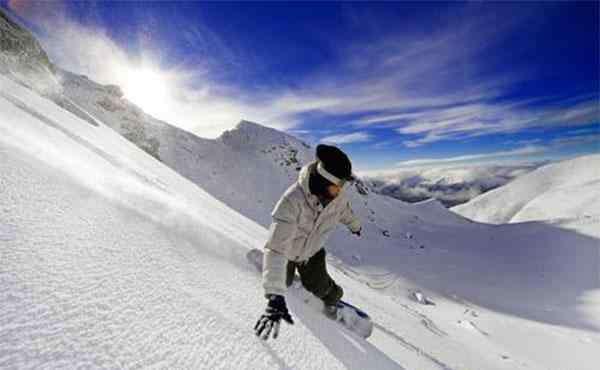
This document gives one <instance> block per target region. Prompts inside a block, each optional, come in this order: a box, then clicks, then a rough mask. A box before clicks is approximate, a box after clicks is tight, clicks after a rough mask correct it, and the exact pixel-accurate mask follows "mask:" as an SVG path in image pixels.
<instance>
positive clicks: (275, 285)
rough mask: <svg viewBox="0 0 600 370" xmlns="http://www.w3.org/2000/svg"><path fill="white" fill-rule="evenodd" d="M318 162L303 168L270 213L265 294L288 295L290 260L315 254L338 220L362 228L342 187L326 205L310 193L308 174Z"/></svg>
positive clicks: (351, 228)
mask: <svg viewBox="0 0 600 370" xmlns="http://www.w3.org/2000/svg"><path fill="white" fill-rule="evenodd" d="M316 165H317V161H314V162H311V163H309V164H307V165H305V166H304V167H302V169H301V170H300V173H299V174H298V181H297V182H295V183H294V184H292V185H291V186H290V187H289V188H288V189H287V190H286V191H285V192H284V193H283V195H282V196H281V198H280V199H279V201H278V202H277V204H276V205H275V208H274V209H273V212H271V216H273V222H272V223H271V226H270V227H269V238H268V240H267V242H266V244H265V253H264V259H263V287H264V289H265V294H280V295H283V294H285V291H286V290H287V287H286V284H285V279H286V269H287V262H288V261H294V262H302V261H306V260H308V259H309V258H310V257H312V256H313V255H314V254H315V253H317V252H318V251H319V250H320V249H321V248H323V246H324V244H325V242H326V241H327V238H328V237H329V235H330V234H331V233H332V232H333V231H334V230H335V227H336V225H337V223H338V222H341V223H343V224H345V225H346V226H347V227H348V228H349V229H350V230H351V231H353V232H357V231H359V230H360V228H361V224H360V221H359V220H358V218H357V217H356V216H355V215H354V213H353V212H352V208H351V207H350V202H349V201H348V200H347V199H346V197H345V194H344V190H343V189H342V191H340V193H339V194H338V196H337V197H336V198H335V199H333V200H332V201H331V202H329V204H327V206H326V207H323V206H322V205H321V203H320V201H319V199H318V198H317V196H316V195H314V194H312V193H311V192H310V189H309V186H308V180H309V174H310V173H311V171H312V170H313V169H314V167H315V166H316Z"/></svg>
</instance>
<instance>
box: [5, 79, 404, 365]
mask: <svg viewBox="0 0 600 370" xmlns="http://www.w3.org/2000/svg"><path fill="white" fill-rule="evenodd" d="M0 86H1V88H2V90H1V91H2V95H1V97H0V158H1V161H0V167H1V172H0V173H2V177H1V178H0V179H1V182H0V188H1V189H2V191H1V192H0V209H1V212H2V223H0V227H1V228H0V240H1V241H2V243H1V244H0V246H1V248H0V253H1V254H0V256H1V258H0V276H1V279H2V284H1V285H0V286H1V288H0V295H1V299H2V302H3V304H2V306H1V308H0V322H1V323H2V325H0V338H2V340H1V341H0V367H2V368H33V367H45V368H57V367H69V368H70V367H93V368H135V367H162V368H211V369H214V368H223V369H230V368H248V369H257V368H274V367H280V368H290V367H292V368H315V369H318V368H323V364H327V365H326V366H327V368H340V369H341V368H348V367H349V368H356V369H359V368H360V369H364V368H367V367H368V366H370V365H371V364H372V365H373V366H376V367H377V368H396V369H397V368H400V366H399V365H398V364H396V363H394V362H393V361H391V360H390V359H389V358H388V357H387V356H386V355H384V354H383V353H381V352H380V351H379V350H377V349H376V348H374V347H373V346H372V345H370V344H369V343H367V342H363V343H360V344H357V343H355V341H356V339H354V338H352V337H351V336H349V334H342V333H340V330H341V329H339V328H338V327H337V326H336V325H335V324H333V323H331V322H328V321H327V319H325V318H322V317H321V316H320V315H315V314H313V313H311V312H305V313H304V314H302V315H301V314H298V313H296V316H297V317H298V318H299V320H297V323H296V325H295V326H294V328H293V332H288V333H286V334H284V335H283V336H282V340H280V341H277V342H273V343H268V344H265V343H262V342H261V341H260V340H258V339H256V338H255V337H254V335H253V333H252V331H251V325H252V323H253V322H254V321H255V320H256V318H257V315H258V314H259V313H260V311H261V310H262V309H263V305H264V298H262V296H261V295H260V294H257V292H259V291H260V286H259V284H260V279H259V278H258V277H257V276H256V273H254V272H253V271H252V270H251V269H249V268H248V267H247V266H246V263H245V261H244V254H245V251H246V250H247V248H248V247H259V246H260V244H261V241H262V240H264V239H265V237H266V230H265V229H264V228H261V227H259V226H258V225H257V224H255V223H254V222H252V221H251V220H249V219H247V218H245V217H243V216H241V215H239V214H238V213H236V212H234V211H232V210H231V209H230V208H228V207H226V206H225V205H224V204H223V203H221V202H219V201H217V200H215V199H214V198H213V197H211V196H210V195H208V194H207V193H206V192H204V191H202V190H201V189H199V188H198V187H197V186H195V185H194V184H192V183H190V182H189V181H187V180H185V179H183V178H182V177H181V176H179V175H177V174H176V173H175V172H173V171H172V170H170V169H169V168H167V167H166V166H164V165H162V164H160V163H159V162H157V161H156V160H155V159H154V158H152V157H151V156H148V155H146V154H145V153H144V152H142V151H140V150H139V149H138V148H136V147H135V146H133V145H132V144H130V143H129V142H127V141H126V140H125V139H123V138H122V137H120V136H119V135H117V134H116V133H115V132H114V131H112V130H111V129H110V128H108V127H105V126H102V125H101V126H98V127H94V126H90V125H89V124H87V123H86V122H84V121H81V120H79V119H78V118H76V117H75V116H72V115H71V114H69V113H67V112H65V111H62V110H60V109H58V108H57V106H56V105H54V104H53V103H51V102H50V101H48V100H46V99H44V98H41V97H38V96H36V95H35V94H33V93H32V92H31V91H28V90H26V89H24V88H23V87H21V86H19V85H17V84H15V83H13V82H12V81H10V80H8V79H6V78H4V77H0ZM295 305H301V303H299V302H291V306H292V308H293V307H294V306H295ZM304 320H307V321H309V322H315V321H318V322H319V327H320V329H319V330H318V331H315V329H314V328H312V327H308V326H305V325H304V324H303V321H304ZM292 333H293V334H294V335H292ZM338 333H339V334H338ZM328 338H333V340H335V341H336V342H337V343H340V344H341V345H340V346H337V347H333V348H331V347H329V346H328V345H327V342H328V341H327V339H328ZM353 346H360V349H361V351H357V350H356V349H355V348H353ZM309 358H319V359H320V361H322V362H315V361H307V359H309ZM367 364H368V365H367Z"/></svg>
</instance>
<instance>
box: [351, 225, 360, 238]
mask: <svg viewBox="0 0 600 370" xmlns="http://www.w3.org/2000/svg"><path fill="white" fill-rule="evenodd" d="M361 231H362V227H361V228H360V229H358V231H352V234H354V235H356V236H357V237H360V232H361Z"/></svg>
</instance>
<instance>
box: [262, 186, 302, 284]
mask: <svg viewBox="0 0 600 370" xmlns="http://www.w3.org/2000/svg"><path fill="white" fill-rule="evenodd" d="M298 213H299V210H298V207H297V206H296V205H295V204H293V202H292V201H290V200H289V199H288V198H287V197H285V196H284V197H282V198H281V199H280V200H279V202H277V204H276V205H275V208H274V209H273V212H272V213H271V215H272V216H273V222H272V223H271V226H270V227H269V238H268V240H267V243H266V244H265V251H264V252H265V253H264V257H263V288H264V289H265V295H268V294H279V295H284V294H285V291H286V290H287V287H286V284H285V280H286V273H287V262H288V260H287V257H286V256H287V255H288V251H289V249H290V248H291V247H292V241H293V240H294V237H295V235H296V230H297V228H298Z"/></svg>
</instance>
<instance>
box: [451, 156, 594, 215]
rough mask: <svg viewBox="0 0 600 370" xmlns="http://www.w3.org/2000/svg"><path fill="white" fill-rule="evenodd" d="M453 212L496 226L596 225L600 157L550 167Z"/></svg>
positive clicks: (585, 158) (459, 207) (538, 170)
mask: <svg viewBox="0 0 600 370" xmlns="http://www.w3.org/2000/svg"><path fill="white" fill-rule="evenodd" d="M452 210H453V211H454V212H456V213H459V214H461V215H463V216H465V217H468V218H471V219H473V220H476V221H479V222H489V223H496V224H501V223H508V222H524V221H544V220H548V221H551V220H555V221H556V222H562V223H571V222H582V223H584V224H593V222H592V220H597V219H598V218H600V154H595V155H588V156H583V157H578V158H575V159H571V160H565V161H561V162H558V163H553V164H549V165H546V166H544V167H541V168H539V169H537V170H535V171H533V172H531V173H529V174H527V175H525V176H523V177H520V178H518V179H516V180H515V181H513V182H511V183H510V184H508V185H506V186H503V187H501V188H499V189H496V190H494V191H491V192H489V193H487V194H484V195H482V196H480V197H477V198H475V199H473V200H472V201H470V202H469V203H466V204H463V205H460V206H457V207H454V208H452ZM594 227H597V225H594Z"/></svg>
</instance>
